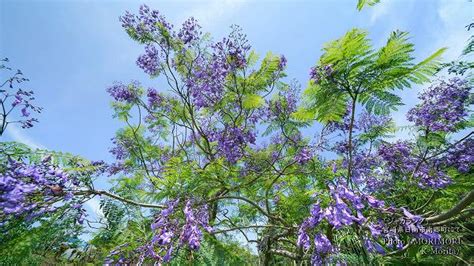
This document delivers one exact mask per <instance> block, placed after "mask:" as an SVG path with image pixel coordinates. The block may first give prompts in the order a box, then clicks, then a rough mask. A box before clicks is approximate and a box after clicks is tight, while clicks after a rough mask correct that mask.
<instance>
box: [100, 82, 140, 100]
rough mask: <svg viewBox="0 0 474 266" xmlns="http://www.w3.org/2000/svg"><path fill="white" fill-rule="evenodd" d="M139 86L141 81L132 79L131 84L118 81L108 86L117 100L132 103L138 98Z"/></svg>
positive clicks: (108, 90) (109, 91) (110, 92)
mask: <svg viewBox="0 0 474 266" xmlns="http://www.w3.org/2000/svg"><path fill="white" fill-rule="evenodd" d="M139 87H140V83H139V82H138V81H132V82H131V83H130V84H129V85H125V84H123V83H120V82H116V83H115V84H114V85H112V86H110V87H109V88H107V92H108V93H109V94H110V96H112V98H114V100H115V101H118V102H127V103H131V102H133V101H135V100H136V99H137V97H138V88H139Z"/></svg>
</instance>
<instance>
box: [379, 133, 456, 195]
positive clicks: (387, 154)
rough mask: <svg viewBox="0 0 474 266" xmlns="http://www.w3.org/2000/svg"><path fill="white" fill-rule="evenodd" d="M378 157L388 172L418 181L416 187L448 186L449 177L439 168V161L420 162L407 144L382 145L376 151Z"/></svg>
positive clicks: (400, 142)
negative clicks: (383, 162)
mask: <svg viewBox="0 0 474 266" xmlns="http://www.w3.org/2000/svg"><path fill="white" fill-rule="evenodd" d="M378 154H379V156H381V158H382V159H383V160H384V161H385V165H384V166H385V167H386V169H387V171H388V172H390V173H394V174H397V175H401V176H402V178H405V179H408V178H410V177H411V176H413V177H414V178H416V179H417V180H418V186H420V187H422V188H424V187H431V188H443V187H446V186H447V185H448V184H450V182H451V180H450V177H449V176H448V175H447V174H446V173H445V172H444V171H443V170H442V169H439V167H436V166H438V165H439V161H433V162H430V161H422V162H420V159H419V158H416V157H414V156H413V154H412V148H411V145H410V144H409V143H408V142H406V141H405V142H404V141H397V142H395V143H393V144H390V143H384V144H382V145H380V147H379V150H378Z"/></svg>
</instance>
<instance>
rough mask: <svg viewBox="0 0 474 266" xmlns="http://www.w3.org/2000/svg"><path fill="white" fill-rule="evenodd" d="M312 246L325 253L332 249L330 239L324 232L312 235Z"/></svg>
mask: <svg viewBox="0 0 474 266" xmlns="http://www.w3.org/2000/svg"><path fill="white" fill-rule="evenodd" d="M314 247H315V250H316V252H318V253H320V254H321V253H322V254H326V253H330V252H331V251H332V250H333V247H332V244H331V241H329V239H328V238H327V237H326V235H324V234H316V235H315V236H314Z"/></svg>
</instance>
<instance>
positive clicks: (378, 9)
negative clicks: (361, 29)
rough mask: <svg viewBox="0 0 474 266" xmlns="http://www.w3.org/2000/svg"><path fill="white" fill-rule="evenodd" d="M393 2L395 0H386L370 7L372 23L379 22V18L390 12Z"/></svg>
mask: <svg viewBox="0 0 474 266" xmlns="http://www.w3.org/2000/svg"><path fill="white" fill-rule="evenodd" d="M392 2H393V1H386V2H385V1H384V2H382V3H380V4H377V5H375V6H373V7H369V8H370V9H371V14H370V24H375V22H377V20H378V19H379V18H381V17H384V16H386V15H387V14H389V11H390V9H391V7H392Z"/></svg>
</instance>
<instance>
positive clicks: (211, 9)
mask: <svg viewBox="0 0 474 266" xmlns="http://www.w3.org/2000/svg"><path fill="white" fill-rule="evenodd" d="M247 2H248V0H211V1H209V2H205V3H201V2H199V4H198V6H197V7H195V8H193V9H191V10H189V11H188V12H186V13H185V14H183V15H182V18H181V21H184V20H185V19H187V18H188V17H190V16H193V17H195V18H196V19H197V20H198V21H199V23H200V24H201V25H202V26H204V28H208V27H211V26H213V25H216V24H218V22H219V21H220V20H222V19H226V18H228V17H230V16H232V15H233V14H235V13H237V12H238V11H239V10H240V9H241V8H242V7H243V5H244V4H245V3H247Z"/></svg>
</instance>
